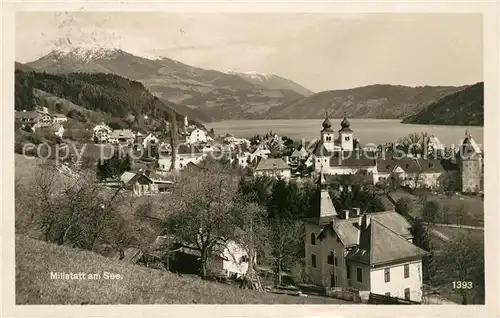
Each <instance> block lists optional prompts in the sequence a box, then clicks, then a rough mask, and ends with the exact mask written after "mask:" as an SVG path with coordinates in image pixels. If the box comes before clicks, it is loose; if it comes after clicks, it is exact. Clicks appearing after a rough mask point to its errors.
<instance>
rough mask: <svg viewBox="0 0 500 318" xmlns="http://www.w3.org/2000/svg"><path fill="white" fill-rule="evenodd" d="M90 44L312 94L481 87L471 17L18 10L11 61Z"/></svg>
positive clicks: (478, 24)
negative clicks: (264, 79) (267, 79)
mask: <svg viewBox="0 0 500 318" xmlns="http://www.w3.org/2000/svg"><path fill="white" fill-rule="evenodd" d="M68 43H71V44H70V45H72V46H80V45H96V46H104V47H115V48H121V49H123V50H125V51H128V52H130V53H137V54H154V55H157V56H165V57H168V58H171V59H174V60H178V61H180V62H183V63H185V64H188V65H192V66H197V67H201V68H206V69H214V70H219V71H223V72H225V71H230V70H231V71H238V72H246V71H256V72H262V73H271V74H276V75H279V76H282V77H285V78H287V79H290V80H293V81H295V82H297V83H298V84H300V85H303V86H304V87H306V88H308V89H310V90H312V91H314V92H319V91H324V90H333V89H343V88H352V87H359V86H365V85H371V84H394V85H408V86H416V85H418V86H424V85H453V86H455V85H456V86H458V85H466V84H473V83H476V82H479V81H482V80H483V35H482V17H481V15H480V14H450V13H448V14H417V13H390V14H359V15H358V14H333V13H325V14H314V13H313V14H309V13H307V14H306V13H198V14H193V13H163V12H161V13H153V12H116V13H104V12H71V13H62V12H61V13H54V12H20V13H18V14H17V15H16V60H17V61H19V62H23V63H24V62H29V61H33V60H36V59H37V58H40V57H42V56H43V55H45V54H47V53H49V52H50V51H51V50H53V49H55V48H59V47H64V46H68V45H69V44H68Z"/></svg>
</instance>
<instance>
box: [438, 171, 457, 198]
mask: <svg viewBox="0 0 500 318" xmlns="http://www.w3.org/2000/svg"><path fill="white" fill-rule="evenodd" d="M438 184H439V187H440V188H441V190H442V191H445V192H446V193H448V192H449V193H451V194H453V192H457V191H460V190H461V187H462V181H461V177H460V173H459V172H458V171H445V172H443V173H442V174H441V175H440V176H439V178H438Z"/></svg>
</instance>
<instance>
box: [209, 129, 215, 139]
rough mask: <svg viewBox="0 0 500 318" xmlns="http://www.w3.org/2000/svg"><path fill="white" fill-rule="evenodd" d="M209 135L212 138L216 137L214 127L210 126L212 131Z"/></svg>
mask: <svg viewBox="0 0 500 318" xmlns="http://www.w3.org/2000/svg"><path fill="white" fill-rule="evenodd" d="M208 135H209V136H210V137H211V138H215V131H214V129H213V128H210V131H209V132H208Z"/></svg>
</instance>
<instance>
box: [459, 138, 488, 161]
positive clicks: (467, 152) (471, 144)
mask: <svg viewBox="0 0 500 318" xmlns="http://www.w3.org/2000/svg"><path fill="white" fill-rule="evenodd" d="M481 153H482V152H481V148H479V145H478V144H477V143H476V141H475V140H474V138H472V136H471V135H470V134H468V135H467V137H465V139H464V141H463V142H462V144H461V145H460V147H459V148H458V150H457V152H456V156H457V157H459V156H463V157H464V158H472V157H474V156H477V155H480V154H481Z"/></svg>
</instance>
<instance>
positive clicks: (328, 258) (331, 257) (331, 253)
mask: <svg viewBox="0 0 500 318" xmlns="http://www.w3.org/2000/svg"><path fill="white" fill-rule="evenodd" d="M326 262H327V264H330V265H333V252H330V254H328V257H327V258H326Z"/></svg>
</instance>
